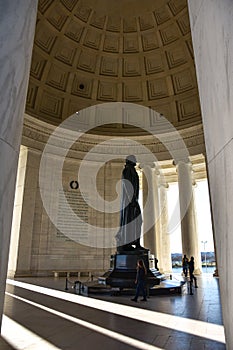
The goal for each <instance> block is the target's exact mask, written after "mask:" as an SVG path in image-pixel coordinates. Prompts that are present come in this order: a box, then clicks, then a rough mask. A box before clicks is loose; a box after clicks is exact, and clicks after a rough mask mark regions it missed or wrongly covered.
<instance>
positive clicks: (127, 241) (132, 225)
mask: <svg viewBox="0 0 233 350" xmlns="http://www.w3.org/2000/svg"><path fill="white" fill-rule="evenodd" d="M135 165H136V158H135V156H134V155H130V156H128V157H127V158H126V163H125V168H124V169H123V172H122V193H121V212H120V229H119V231H118V233H117V234H116V241H117V250H118V252H122V251H129V250H135V249H140V250H141V249H143V250H144V249H145V248H143V247H141V245H140V235H141V226H142V215H141V209H140V205H139V203H138V197H139V177H138V174H137V172H136V170H135ZM134 246H135V247H134Z"/></svg>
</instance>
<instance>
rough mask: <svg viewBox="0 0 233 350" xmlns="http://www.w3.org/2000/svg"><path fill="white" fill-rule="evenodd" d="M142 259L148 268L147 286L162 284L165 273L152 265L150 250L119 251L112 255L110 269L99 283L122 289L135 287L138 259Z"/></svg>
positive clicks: (100, 278)
mask: <svg viewBox="0 0 233 350" xmlns="http://www.w3.org/2000/svg"><path fill="white" fill-rule="evenodd" d="M140 259H142V260H143V261H144V263H145V266H146V268H147V286H148V287H152V286H154V285H158V284H160V281H161V278H162V277H163V275H161V273H160V272H159V271H158V270H157V269H155V268H154V267H153V266H151V262H150V253H149V250H134V251H126V252H118V253H116V254H114V255H112V256H111V267H110V270H109V271H107V272H106V273H105V274H104V275H103V276H102V277H99V279H98V281H99V283H105V284H106V285H109V286H111V287H114V288H115V287H117V288H120V289H123V288H135V279H136V273H137V270H136V267H137V261H138V260H140Z"/></svg>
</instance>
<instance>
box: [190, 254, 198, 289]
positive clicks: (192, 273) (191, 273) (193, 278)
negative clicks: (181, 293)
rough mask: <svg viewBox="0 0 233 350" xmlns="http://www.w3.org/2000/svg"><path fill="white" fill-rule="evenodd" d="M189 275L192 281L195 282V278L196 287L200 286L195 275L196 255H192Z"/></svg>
mask: <svg viewBox="0 0 233 350" xmlns="http://www.w3.org/2000/svg"><path fill="white" fill-rule="evenodd" d="M189 277H190V281H191V282H193V280H194V284H195V288H198V287H197V278H196V277H195V276H194V257H193V256H191V259H190V261H189Z"/></svg>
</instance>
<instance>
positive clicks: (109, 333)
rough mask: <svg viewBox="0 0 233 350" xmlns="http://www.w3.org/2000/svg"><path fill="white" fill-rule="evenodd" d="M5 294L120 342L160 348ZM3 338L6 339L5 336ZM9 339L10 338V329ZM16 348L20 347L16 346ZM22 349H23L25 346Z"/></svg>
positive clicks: (149, 349) (147, 349)
mask: <svg viewBox="0 0 233 350" xmlns="http://www.w3.org/2000/svg"><path fill="white" fill-rule="evenodd" d="M6 294H7V295H9V296H11V297H13V298H16V299H18V300H21V301H23V302H25V303H28V304H30V305H32V306H34V307H37V308H39V309H42V310H44V311H47V312H50V313H52V314H53V315H56V316H59V317H62V318H64V319H66V320H68V321H71V322H74V323H76V324H78V325H80V326H83V327H86V328H88V329H90V330H92V331H94V332H99V333H101V334H103V335H105V336H108V337H110V338H113V339H115V340H117V341H120V342H122V343H125V344H127V345H131V346H134V347H135V348H137V349H140V350H162V349H161V348H158V347H156V346H153V345H150V344H147V343H144V342H141V341H139V340H136V339H133V338H130V337H127V336H125V335H122V334H120V333H117V332H113V331H110V330H108V329H106V328H103V327H99V326H96V325H94V324H93V323H90V322H86V321H83V320H80V319H78V318H76V317H73V316H69V315H67V314H65V313H63V312H60V311H56V310H54V309H51V308H49V307H46V306H44V305H41V304H38V303H34V302H32V301H29V300H27V299H24V298H21V297H18V296H16V295H13V294H11V293H6ZM3 336H4V337H5V335H4V333H3ZM31 336H32V335H31ZM5 339H6V337H5ZM11 339H12V329H11ZM6 340H8V339H6ZM18 349H21V348H18ZM23 349H25V347H24V348H23ZM33 349H34V347H33ZM38 349H41V348H38ZM48 349H50V348H48ZM51 349H57V348H56V347H55V348H54V347H53V348H51ZM46 350H47V348H46Z"/></svg>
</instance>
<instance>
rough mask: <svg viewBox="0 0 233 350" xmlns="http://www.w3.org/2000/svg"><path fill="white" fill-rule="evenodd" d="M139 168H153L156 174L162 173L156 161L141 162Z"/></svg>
mask: <svg viewBox="0 0 233 350" xmlns="http://www.w3.org/2000/svg"><path fill="white" fill-rule="evenodd" d="M139 168H140V169H141V170H142V171H143V170H144V169H146V168H147V169H151V170H153V171H155V172H156V175H160V171H159V166H158V164H156V163H155V162H146V163H140V164H139Z"/></svg>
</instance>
